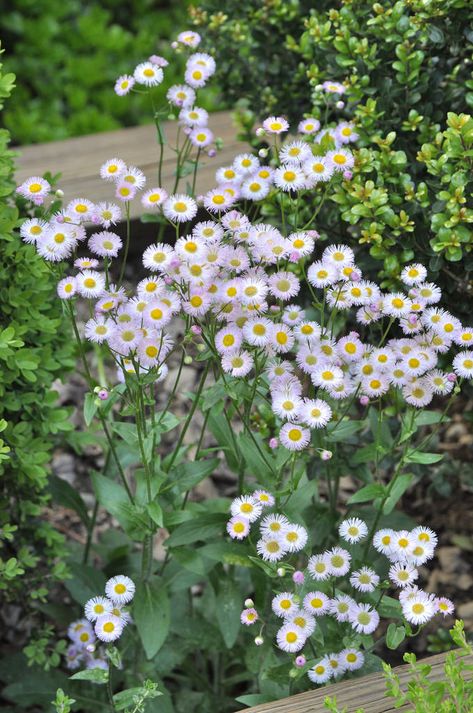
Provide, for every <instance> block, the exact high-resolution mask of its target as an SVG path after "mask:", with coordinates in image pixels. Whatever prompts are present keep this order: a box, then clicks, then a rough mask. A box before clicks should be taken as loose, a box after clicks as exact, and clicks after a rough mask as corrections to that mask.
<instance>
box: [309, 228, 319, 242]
mask: <svg viewBox="0 0 473 713" xmlns="http://www.w3.org/2000/svg"><path fill="white" fill-rule="evenodd" d="M307 235H309V237H311V238H313V239H314V240H318V239H319V238H320V233H319V232H318V231H317V230H308V231H307Z"/></svg>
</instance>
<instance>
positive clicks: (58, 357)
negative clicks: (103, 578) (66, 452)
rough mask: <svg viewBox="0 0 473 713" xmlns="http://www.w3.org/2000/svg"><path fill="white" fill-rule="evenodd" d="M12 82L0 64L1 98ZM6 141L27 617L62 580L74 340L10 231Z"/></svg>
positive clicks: (3, 541)
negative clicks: (56, 503) (59, 477)
mask: <svg viewBox="0 0 473 713" xmlns="http://www.w3.org/2000/svg"><path fill="white" fill-rule="evenodd" d="M13 82H14V77H13V76H12V75H11V74H3V73H2V71H1V65H0V94H1V97H2V99H5V98H7V97H8V95H9V92H10V91H11V88H12V86H13ZM8 143H9V134H8V132H7V131H6V130H1V131H0V254H1V260H0V324H1V327H0V367H1V368H0V431H1V439H0V590H2V591H1V593H2V597H3V598H4V599H6V600H7V601H10V600H15V599H17V598H18V597H20V596H21V601H22V602H23V604H24V605H25V607H26V610H25V612H24V615H26V614H27V612H28V610H29V611H30V613H31V612H32V611H36V612H37V611H38V609H37V608H38V604H39V603H40V602H44V601H45V599H46V596H47V594H48V588H49V583H53V582H58V581H61V580H63V579H64V577H65V576H66V568H65V566H64V563H63V562H61V561H60V559H58V558H60V557H61V555H63V553H64V540H63V537H62V535H60V534H59V532H58V531H57V530H56V529H55V528H54V527H53V525H52V524H50V523H48V522H46V520H44V519H41V514H42V511H43V509H44V507H45V506H46V505H47V503H48V501H49V494H48V490H47V485H48V476H49V470H48V462H49V460H50V456H51V449H52V446H53V443H54V440H55V438H56V437H57V435H58V434H62V433H64V432H66V431H69V430H70V429H71V428H72V426H71V424H70V423H69V421H68V416H69V412H68V410H67V409H64V408H58V406H57V404H56V397H57V394H56V392H55V391H54V390H53V389H52V384H53V381H54V380H55V379H57V378H59V377H60V376H61V375H62V374H64V372H65V370H67V369H68V367H70V366H71V365H72V352H73V345H72V344H71V342H70V340H69V335H68V330H67V328H65V327H64V324H63V317H62V312H61V308H60V305H58V303H57V301H56V294H55V289H54V284H53V283H52V282H51V280H50V274H49V270H48V268H47V266H46V265H45V264H44V262H43V261H42V260H41V259H39V258H38V256H37V255H36V253H35V250H34V248H32V247H26V246H25V245H24V244H23V243H22V241H21V240H20V238H19V236H18V234H17V233H16V228H17V227H18V226H19V224H20V220H19V213H18V209H17V207H16V206H15V204H14V202H13V201H12V194H13V191H14V188H15V184H14V182H13V169H14V163H13V159H14V154H13V153H12V152H11V151H10V150H9V148H8ZM36 623H37V624H38V623H39V622H38V621H37V622H36ZM51 633H52V631H51V630H49V629H46V630H44V631H39V633H38V636H37V637H36V639H35V642H36V643H32V644H31V645H30V648H29V649H28V651H27V654H28V655H29V656H30V658H31V660H36V661H38V663H41V664H42V665H52V666H54V665H57V663H58V661H59V655H58V654H59V653H60V651H59V652H58V651H57V649H53V653H52V654H50V653H48V652H47V651H46V648H47V644H48V641H49V639H50V637H51ZM51 656H52V659H51Z"/></svg>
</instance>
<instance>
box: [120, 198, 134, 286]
mask: <svg viewBox="0 0 473 713" xmlns="http://www.w3.org/2000/svg"><path fill="white" fill-rule="evenodd" d="M125 216H126V241H125V251H124V253H123V258H122V266H121V269H120V277H119V278H118V286H119V287H120V285H121V284H122V282H123V276H124V274H125V267H126V261H127V259H128V250H129V249H130V232H131V230H130V203H129V201H127V202H126V203H125Z"/></svg>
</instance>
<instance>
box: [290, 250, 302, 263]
mask: <svg viewBox="0 0 473 713" xmlns="http://www.w3.org/2000/svg"><path fill="white" fill-rule="evenodd" d="M299 258H300V253H298V252H296V251H294V252H292V253H290V255H289V260H290V262H299Z"/></svg>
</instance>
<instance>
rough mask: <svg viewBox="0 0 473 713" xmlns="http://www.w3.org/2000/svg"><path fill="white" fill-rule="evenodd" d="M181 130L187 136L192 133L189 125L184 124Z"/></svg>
mask: <svg viewBox="0 0 473 713" xmlns="http://www.w3.org/2000/svg"><path fill="white" fill-rule="evenodd" d="M182 131H183V133H184V134H185V135H186V136H189V134H191V133H192V129H191V127H190V126H184V128H183V129H182Z"/></svg>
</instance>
